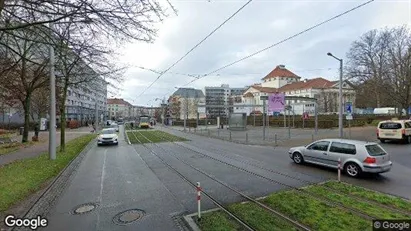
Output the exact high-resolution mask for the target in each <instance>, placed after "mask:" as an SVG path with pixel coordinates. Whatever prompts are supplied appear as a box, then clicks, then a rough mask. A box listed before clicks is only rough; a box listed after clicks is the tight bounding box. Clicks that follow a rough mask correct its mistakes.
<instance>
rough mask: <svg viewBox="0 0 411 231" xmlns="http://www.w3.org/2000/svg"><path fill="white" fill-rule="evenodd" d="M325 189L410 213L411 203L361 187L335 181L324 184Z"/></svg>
mask: <svg viewBox="0 0 411 231" xmlns="http://www.w3.org/2000/svg"><path fill="white" fill-rule="evenodd" d="M324 185H325V186H327V187H330V188H333V189H336V190H338V191H340V192H343V193H348V194H352V195H355V196H357V197H361V198H364V199H367V200H371V201H375V202H378V203H381V204H383V205H387V206H391V207H394V208H398V209H402V210H405V211H408V212H411V201H409V200H405V199H403V198H400V197H396V196H391V195H388V194H384V193H381V192H376V191H372V190H369V189H365V188H363V187H359V186H354V185H349V184H345V183H340V182H336V181H329V182H326V183H325V184H324Z"/></svg>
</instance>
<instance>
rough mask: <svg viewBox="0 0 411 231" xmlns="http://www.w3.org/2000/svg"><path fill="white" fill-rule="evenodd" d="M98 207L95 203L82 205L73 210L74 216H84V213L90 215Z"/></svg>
mask: <svg viewBox="0 0 411 231" xmlns="http://www.w3.org/2000/svg"><path fill="white" fill-rule="evenodd" d="M96 207H97V204H94V203H86V204H82V205H79V206H77V207H76V208H75V209H74V210H73V214H76V215H78V214H84V213H88V212H91V211H93V210H94V209H95V208H96Z"/></svg>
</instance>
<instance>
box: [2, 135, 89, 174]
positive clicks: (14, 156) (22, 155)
mask: <svg viewBox="0 0 411 231" xmlns="http://www.w3.org/2000/svg"><path fill="white" fill-rule="evenodd" d="M89 133H90V128H88V127H81V128H78V129H67V130H66V142H68V141H70V140H73V139H75V138H77V137H80V136H82V135H84V134H89ZM48 135H49V133H48V132H40V133H39V139H40V141H41V142H40V143H38V144H34V145H32V146H29V147H27V148H21V149H19V150H17V151H15V152H12V153H8V154H4V155H0V166H3V165H6V164H9V163H11V162H14V161H16V160H22V159H27V158H33V157H36V156H39V155H40V154H42V153H44V152H47V151H48V147H49V143H48V140H49V138H48ZM32 136H34V132H30V133H29V139H31V137H32ZM17 140H18V141H21V136H18V138H17ZM56 145H57V147H58V146H59V145H60V132H57V133H56Z"/></svg>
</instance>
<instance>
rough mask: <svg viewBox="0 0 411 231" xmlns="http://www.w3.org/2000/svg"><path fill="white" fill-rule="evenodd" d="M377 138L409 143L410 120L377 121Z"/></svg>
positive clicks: (410, 142) (410, 134)
mask: <svg viewBox="0 0 411 231" xmlns="http://www.w3.org/2000/svg"><path fill="white" fill-rule="evenodd" d="M377 138H378V139H379V140H380V141H381V143H384V142H385V141H386V140H397V141H403V142H405V143H408V144H411V120H386V121H381V122H379V123H378V127H377Z"/></svg>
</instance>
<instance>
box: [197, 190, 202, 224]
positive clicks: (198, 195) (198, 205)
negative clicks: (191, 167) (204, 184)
mask: <svg viewBox="0 0 411 231" xmlns="http://www.w3.org/2000/svg"><path fill="white" fill-rule="evenodd" d="M197 213H198V220H201V187H200V182H197Z"/></svg>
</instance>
